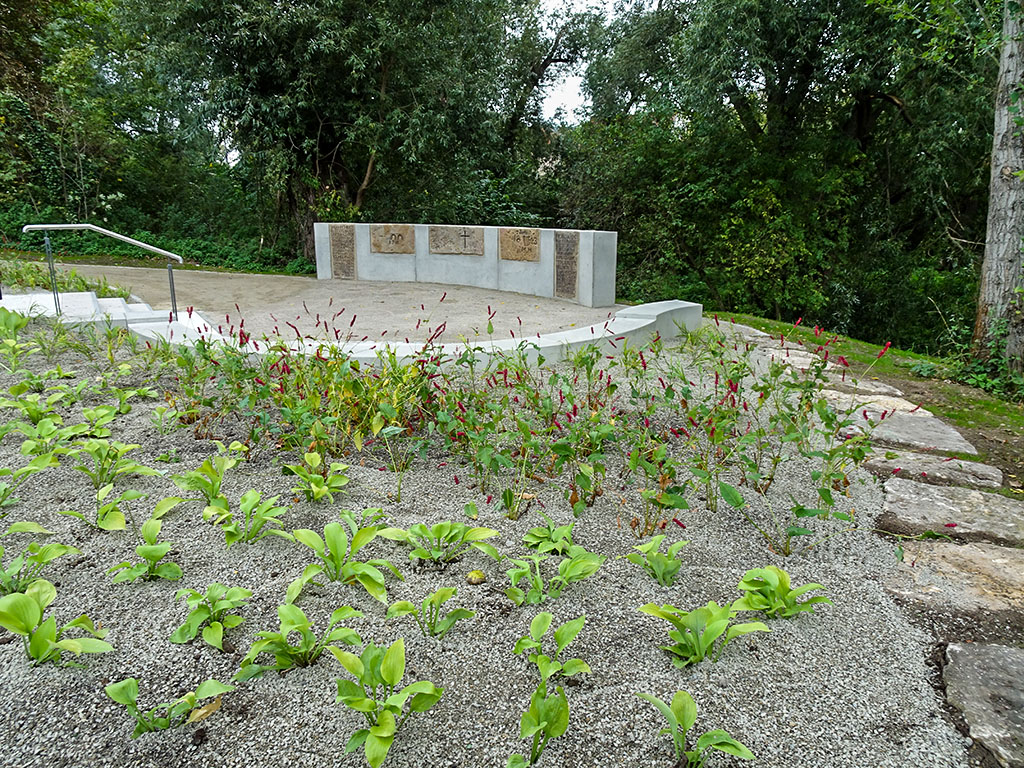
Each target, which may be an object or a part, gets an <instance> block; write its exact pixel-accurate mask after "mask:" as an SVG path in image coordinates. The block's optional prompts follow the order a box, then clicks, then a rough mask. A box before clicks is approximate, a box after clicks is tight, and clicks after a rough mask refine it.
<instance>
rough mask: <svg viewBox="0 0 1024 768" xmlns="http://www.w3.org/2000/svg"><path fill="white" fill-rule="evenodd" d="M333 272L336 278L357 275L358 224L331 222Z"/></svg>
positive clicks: (350, 278)
mask: <svg viewBox="0 0 1024 768" xmlns="http://www.w3.org/2000/svg"><path fill="white" fill-rule="evenodd" d="M329 229H330V236H331V274H332V275H333V276H334V279H335V280H354V279H355V277H356V225H355V224H331V225H330V228H329Z"/></svg>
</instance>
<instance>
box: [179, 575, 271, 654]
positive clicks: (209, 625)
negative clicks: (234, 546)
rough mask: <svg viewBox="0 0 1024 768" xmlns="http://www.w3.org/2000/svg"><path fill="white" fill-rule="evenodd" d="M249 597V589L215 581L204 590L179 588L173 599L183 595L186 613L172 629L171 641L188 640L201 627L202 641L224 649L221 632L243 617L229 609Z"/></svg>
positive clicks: (233, 625)
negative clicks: (184, 617)
mask: <svg viewBox="0 0 1024 768" xmlns="http://www.w3.org/2000/svg"><path fill="white" fill-rule="evenodd" d="M250 597H252V590H250V589H244V588H242V587H225V586H224V585H223V584H217V583H216V582H215V583H213V584H211V585H210V586H208V587H207V588H206V592H197V591H196V590H194V589H179V590H178V591H177V593H176V594H175V595H174V599H175V600H180V599H181V598H185V602H186V604H187V605H188V608H189V614H188V616H187V617H186V619H185V623H184V624H182V625H181V626H180V627H178V628H177V629H176V630H174V634H173V635H171V642H172V643H187V642H190V641H191V640H193V639H194V638H195V636H196V635H197V634H199V631H200V630H202V633H203V641H204V642H206V644H207V645H212V646H213V647H214V648H216V649H217V650H220V651H223V650H224V632H225V630H228V629H234V628H235V627H237V626H238V625H239V624H241V623H242V622H243V621H245V619H244V618H242V617H241V616H239V615H237V614H235V613H232V611H236V610H238V609H239V608H240V607H242V606H243V605H245V604H246V603H247V602H248V601H249V598H250Z"/></svg>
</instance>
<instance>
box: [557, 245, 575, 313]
mask: <svg viewBox="0 0 1024 768" xmlns="http://www.w3.org/2000/svg"><path fill="white" fill-rule="evenodd" d="M579 263H580V233H579V232H555V296H557V297H558V298H560V299H575V298H576V295H577V287H576V284H577V280H578V276H579Z"/></svg>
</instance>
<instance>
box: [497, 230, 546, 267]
mask: <svg viewBox="0 0 1024 768" xmlns="http://www.w3.org/2000/svg"><path fill="white" fill-rule="evenodd" d="M498 255H499V256H500V257H501V258H502V259H505V260H506V261H540V230H539V229H522V228H518V227H516V228H514V227H502V228H501V229H499V230H498Z"/></svg>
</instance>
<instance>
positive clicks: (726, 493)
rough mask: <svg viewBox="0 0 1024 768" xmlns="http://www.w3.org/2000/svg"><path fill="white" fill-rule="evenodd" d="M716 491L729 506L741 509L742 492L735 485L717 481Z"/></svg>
mask: <svg viewBox="0 0 1024 768" xmlns="http://www.w3.org/2000/svg"><path fill="white" fill-rule="evenodd" d="M718 492H719V493H720V494H721V495H722V498H723V499H725V503H726V504H728V505H729V506H730V507H733V508H734V509H743V506H744V504H745V502H744V501H743V494H741V493H740V492H739V490H738V489H737V488H736V487H735V486H732V485H729V484H728V483H726V482H723V481H719V483H718Z"/></svg>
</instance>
